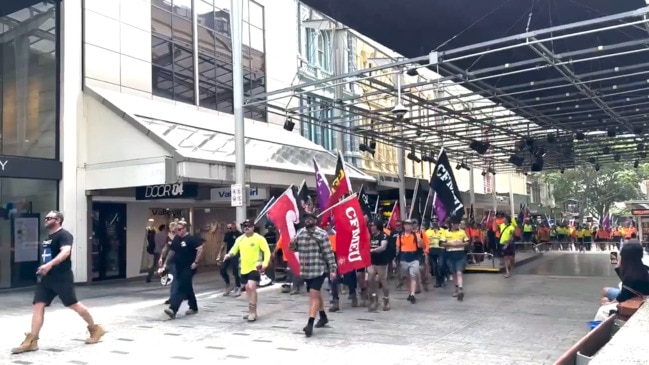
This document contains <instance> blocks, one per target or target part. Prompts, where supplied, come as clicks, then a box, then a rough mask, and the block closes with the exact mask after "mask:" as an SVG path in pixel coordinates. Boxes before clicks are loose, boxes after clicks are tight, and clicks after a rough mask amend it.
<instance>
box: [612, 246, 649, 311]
mask: <svg viewBox="0 0 649 365" xmlns="http://www.w3.org/2000/svg"><path fill="white" fill-rule="evenodd" d="M642 256H643V249H642V245H641V244H639V243H627V244H626V245H624V246H622V250H620V259H619V262H618V267H617V268H615V271H616V272H617V274H618V276H619V277H620V279H622V283H621V284H620V288H619V289H618V288H604V289H603V290H602V305H606V304H610V303H622V302H624V301H626V300H629V299H633V298H635V297H638V296H640V295H649V267H647V266H645V264H644V263H643V261H642Z"/></svg>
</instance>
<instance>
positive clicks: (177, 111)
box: [86, 87, 375, 190]
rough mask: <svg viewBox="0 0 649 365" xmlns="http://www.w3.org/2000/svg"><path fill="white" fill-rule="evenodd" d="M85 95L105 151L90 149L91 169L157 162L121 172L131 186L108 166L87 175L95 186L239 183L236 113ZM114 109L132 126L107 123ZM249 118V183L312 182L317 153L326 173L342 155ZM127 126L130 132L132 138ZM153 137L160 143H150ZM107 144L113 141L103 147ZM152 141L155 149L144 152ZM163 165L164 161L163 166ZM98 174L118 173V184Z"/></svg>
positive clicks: (99, 92) (353, 172) (359, 175)
mask: <svg viewBox="0 0 649 365" xmlns="http://www.w3.org/2000/svg"><path fill="white" fill-rule="evenodd" d="M86 94H87V95H86V103H87V104H86V118H87V120H88V125H87V128H88V133H87V135H88V146H89V151H90V149H94V148H102V149H104V150H105V152H106V153H104V154H98V153H93V151H90V152H89V161H87V163H86V166H88V168H87V170H88V172H87V174H92V173H93V172H95V171H98V170H102V167H103V166H106V167H107V168H110V166H114V165H115V164H120V166H121V168H122V169H123V168H128V165H129V161H132V164H131V165H132V166H135V167H136V168H138V170H139V171H138V173H140V174H142V173H141V171H142V169H143V167H142V164H143V160H147V161H148V162H150V164H149V163H144V164H146V165H151V164H153V165H155V164H158V165H157V168H151V172H150V173H148V174H147V176H146V179H144V180H143V181H138V182H137V183H134V182H132V181H130V180H131V178H129V179H124V178H123V176H122V180H124V183H123V184H125V185H126V186H114V185H116V184H119V183H118V181H119V180H116V179H109V178H107V176H106V174H105V172H106V171H104V172H103V173H99V174H98V175H97V177H99V176H102V178H101V179H99V178H98V179H92V178H89V179H87V180H88V182H89V183H92V184H90V185H99V186H90V187H89V188H88V189H89V190H94V189H98V188H102V189H108V188H120V187H128V186H138V185H151V184H162V183H168V182H174V181H195V182H206V183H213V184H231V183H233V182H234V163H235V141H234V117H233V116H232V115H231V114H225V113H219V112H215V111H209V110H203V109H198V108H196V107H194V106H190V105H185V104H180V103H173V102H170V101H162V100H152V99H149V98H145V97H139V96H134V95H130V94H125V93H119V92H116V91H111V90H105V89H100V88H92V87H87V88H86ZM105 113H109V114H111V115H105ZM116 116H118V117H119V119H121V121H123V122H124V123H126V124H128V125H130V129H125V128H124V126H117V125H111V126H107V125H106V124H107V123H112V124H119V123H120V121H116V120H115V119H117V118H115V117H116ZM245 123H246V126H245V134H246V165H247V169H246V175H247V181H248V183H250V184H255V185H278V186H283V185H290V184H295V185H299V184H300V183H301V182H302V180H303V179H307V184H309V183H310V185H311V186H314V185H313V184H314V183H315V181H314V173H313V159H314V158H315V159H316V160H317V161H318V164H319V165H320V167H321V169H323V170H324V172H325V174H327V175H330V176H331V175H333V173H334V170H335V167H336V156H335V155H334V154H332V153H331V152H329V151H326V150H325V149H323V148H322V147H321V146H319V145H317V144H315V143H313V142H311V141H309V140H308V139H306V138H304V137H302V136H300V135H299V134H297V133H293V132H288V131H286V130H284V129H283V128H282V127H281V126H277V125H273V124H270V123H263V122H257V121H252V120H246V122H245ZM127 127H128V126H127ZM132 127H134V129H133V128H132ZM125 133H128V138H126V137H125V135H124V134H125ZM93 139H94V140H93ZM152 142H153V144H155V145H156V146H151V145H152ZM102 143H103V144H105V143H108V144H109V145H108V146H107V147H99V146H100V145H101V144H102ZM121 144H128V146H124V148H129V149H133V158H132V159H128V158H125V157H120V158H115V159H114V160H115V161H106V159H107V158H106V157H105V155H106V154H111V153H112V152H111V151H110V150H111V149H113V150H117V151H114V154H115V156H119V155H120V154H121V155H124V153H122V152H121V151H119V150H120V149H121V148H120V147H121ZM95 146H96V147H95ZM147 148H149V149H150V151H146V149H147ZM163 151H166V152H163ZM93 156H96V157H93ZM93 159H94V160H96V161H93ZM160 164H164V167H163V168H162V167H161V166H162V165H160ZM161 168H162V169H163V170H164V173H162V171H161ZM346 171H347V174H348V175H349V177H350V179H351V180H352V181H356V182H359V183H360V182H364V183H368V182H375V179H374V178H373V177H372V176H370V175H367V174H365V173H363V172H362V171H360V170H358V169H356V168H354V167H351V166H347V167H346ZM123 174H125V172H124V170H122V171H121V172H120V175H123ZM98 180H103V181H106V180H112V181H113V183H106V182H102V181H98ZM161 180H164V181H161ZM107 185H113V186H107Z"/></svg>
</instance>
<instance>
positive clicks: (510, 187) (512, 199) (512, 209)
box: [507, 173, 516, 218]
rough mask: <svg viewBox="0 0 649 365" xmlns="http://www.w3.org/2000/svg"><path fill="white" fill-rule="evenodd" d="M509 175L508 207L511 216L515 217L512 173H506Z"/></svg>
mask: <svg viewBox="0 0 649 365" xmlns="http://www.w3.org/2000/svg"><path fill="white" fill-rule="evenodd" d="M507 175H508V176H509V207H510V209H511V212H512V213H511V217H512V218H514V217H516V207H515V206H514V182H513V179H514V174H513V173H509V174H507Z"/></svg>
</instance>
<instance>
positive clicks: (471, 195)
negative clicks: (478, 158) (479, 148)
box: [469, 167, 475, 204]
mask: <svg viewBox="0 0 649 365" xmlns="http://www.w3.org/2000/svg"><path fill="white" fill-rule="evenodd" d="M473 173H474V170H473V167H470V168H469V200H470V202H471V204H475V181H474V180H475V176H474V174H473Z"/></svg>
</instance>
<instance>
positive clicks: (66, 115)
mask: <svg viewBox="0 0 649 365" xmlns="http://www.w3.org/2000/svg"><path fill="white" fill-rule="evenodd" d="M60 9H61V16H60V19H61V27H60V28H59V31H60V32H61V47H60V50H59V56H60V60H61V83H60V89H59V91H60V93H61V115H60V123H61V125H60V129H59V130H60V138H61V139H60V153H61V161H63V180H62V181H61V184H60V186H59V195H60V200H59V201H60V210H61V211H62V212H63V214H64V215H65V222H64V223H63V226H64V227H65V228H66V229H67V230H69V231H70V232H71V233H72V234H73V235H74V237H75V240H74V246H73V249H72V270H74V274H75V281H77V282H86V281H88V246H89V245H88V242H89V240H88V237H87V236H88V232H87V209H88V207H87V203H86V194H85V180H84V176H85V174H84V172H83V170H82V169H83V165H80V164H79V162H80V161H79V157H80V156H79V147H80V146H79V138H80V137H81V138H82V139H83V135H82V133H80V128H79V126H80V123H82V120H80V119H81V118H83V92H82V89H81V85H82V81H83V80H82V77H83V75H82V57H81V55H82V48H83V45H82V31H83V29H82V11H83V9H82V0H65V1H62V2H61V8H60ZM80 166H81V167H80Z"/></svg>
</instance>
